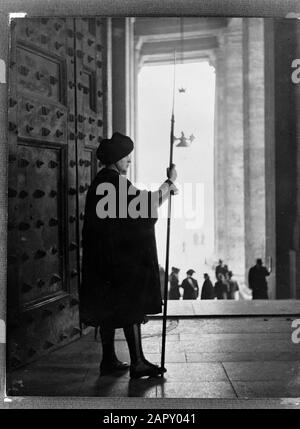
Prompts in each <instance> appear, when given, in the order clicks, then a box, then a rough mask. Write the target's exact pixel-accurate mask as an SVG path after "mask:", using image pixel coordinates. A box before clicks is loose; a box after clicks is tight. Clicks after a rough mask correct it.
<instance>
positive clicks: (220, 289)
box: [214, 273, 227, 299]
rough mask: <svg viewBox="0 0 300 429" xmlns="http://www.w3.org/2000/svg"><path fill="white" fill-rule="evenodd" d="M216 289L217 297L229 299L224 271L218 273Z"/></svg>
mask: <svg viewBox="0 0 300 429" xmlns="http://www.w3.org/2000/svg"><path fill="white" fill-rule="evenodd" d="M214 291H215V297H216V298H217V299H227V286H226V283H225V277H224V275H223V274H222V273H219V274H218V281H217V282H216V283H215V287H214Z"/></svg>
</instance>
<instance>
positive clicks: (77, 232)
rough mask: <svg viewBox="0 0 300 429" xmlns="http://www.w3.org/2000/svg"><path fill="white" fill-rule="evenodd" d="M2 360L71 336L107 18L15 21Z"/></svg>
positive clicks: (99, 115)
mask: <svg viewBox="0 0 300 429" xmlns="http://www.w3.org/2000/svg"><path fill="white" fill-rule="evenodd" d="M12 24H13V25H12V35H11V58H10V89H9V190H8V196H9V208H8V312H7V313H8V362H9V366H10V367H15V366H18V365H20V364H22V363H25V362H28V361H30V360H33V359H36V358H37V357H38V356H41V355H42V354H44V353H46V352H48V351H49V350H52V349H54V348H56V347H59V346H61V345H63V344H65V343H66V342H68V341H71V340H72V339H74V338H76V337H78V335H79V333H80V329H79V312H78V303H79V302H78V287H79V282H80V258H81V252H80V248H81V229H82V220H83V212H84V201H85V195H86V191H87V188H88V186H89V184H90V183H91V180H92V178H93V177H94V175H95V173H96V170H97V164H96V158H95V149H96V148H97V145H98V142H99V139H101V138H102V137H103V135H104V132H105V130H104V125H105V123H104V122H105V120H104V117H103V116H104V108H103V100H104V96H103V94H104V92H105V88H104V86H103V79H102V76H103V70H105V46H104V36H103V35H104V33H105V20H100V19H96V18H92V19H71V18H67V19H62V18H58V19H53V18H51V19H18V20H15V21H14V22H13V23H12Z"/></svg>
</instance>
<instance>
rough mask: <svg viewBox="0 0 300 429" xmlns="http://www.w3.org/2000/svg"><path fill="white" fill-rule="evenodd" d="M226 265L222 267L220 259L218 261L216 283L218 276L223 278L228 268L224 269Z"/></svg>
mask: <svg viewBox="0 0 300 429" xmlns="http://www.w3.org/2000/svg"><path fill="white" fill-rule="evenodd" d="M226 267H227V265H223V261H222V259H219V265H217V266H216V271H215V272H216V279H217V281H218V279H219V274H222V275H223V276H224V277H225V274H226V273H227V271H228V268H227V269H226Z"/></svg>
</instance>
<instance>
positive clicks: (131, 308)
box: [79, 168, 162, 328]
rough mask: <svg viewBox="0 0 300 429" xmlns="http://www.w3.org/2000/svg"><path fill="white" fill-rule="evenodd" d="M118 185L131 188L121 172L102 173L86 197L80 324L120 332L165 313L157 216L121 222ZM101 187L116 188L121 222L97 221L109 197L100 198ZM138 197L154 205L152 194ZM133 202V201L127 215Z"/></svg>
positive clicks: (110, 219) (117, 219) (122, 219)
mask: <svg viewBox="0 0 300 429" xmlns="http://www.w3.org/2000/svg"><path fill="white" fill-rule="evenodd" d="M119 179H120V180H121V182H122V184H123V185H124V184H125V186H126V187H127V189H128V188H129V187H130V186H132V184H131V183H130V181H129V180H127V179H126V178H125V177H123V176H120V175H119V173H118V172H117V171H115V170H111V169H108V168H103V169H102V170H100V171H99V173H98V174H97V176H96V178H95V179H94V181H93V183H92V184H91V186H90V188H89V190H88V193H87V197H86V205H85V215H84V225H83V232H82V236H83V241H82V245H83V258H82V283H81V287H80V291H79V296H80V318H81V323H84V324H86V325H91V326H99V325H102V326H108V327H114V328H121V327H124V326H126V325H130V324H133V323H141V322H142V321H143V320H144V317H145V315H146V314H157V313H160V312H161V311H162V300H161V291H160V278H159V266H158V259H157V249H156V240H155V230H154V226H155V223H156V221H157V210H156V216H155V217H150V216H151V214H152V216H153V212H152V213H151V211H149V212H148V213H147V217H144V218H142V217H138V218H130V217H129V216H127V217H125V218H122V217H121V216H120V212H119V194H120V192H121V191H120V187H119V184H120V182H119ZM101 183H110V184H113V185H114V187H115V189H116V203H117V204H116V215H117V216H116V217H106V218H104V219H100V218H99V217H98V216H97V213H96V206H97V203H98V202H99V201H100V200H101V199H102V198H104V197H105V196H106V195H102V196H101V195H96V189H97V186H98V185H99V184H101ZM122 189H124V188H123V186H122ZM134 189H135V190H137V189H136V188H134ZM137 192H138V193H141V192H143V193H146V194H147V195H146V197H147V198H148V201H149V203H150V198H151V192H148V191H138V190H137ZM144 195H145V194H144ZM134 197H135V195H134V196H128V204H127V210H128V205H129V204H130V201H131V200H132V199H133V198H134ZM149 205H150V204H149Z"/></svg>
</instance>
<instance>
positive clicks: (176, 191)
mask: <svg viewBox="0 0 300 429" xmlns="http://www.w3.org/2000/svg"><path fill="white" fill-rule="evenodd" d="M170 191H171V195H178V194H179V190H178V188H177V187H176V186H175V185H174V184H173V185H171V186H170Z"/></svg>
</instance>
